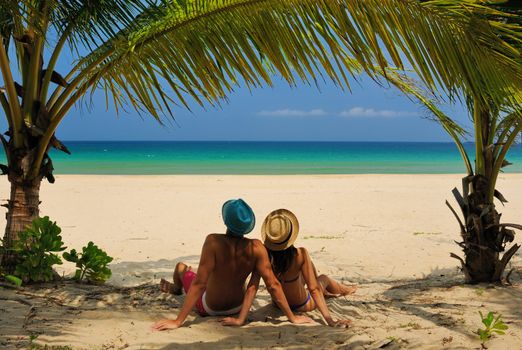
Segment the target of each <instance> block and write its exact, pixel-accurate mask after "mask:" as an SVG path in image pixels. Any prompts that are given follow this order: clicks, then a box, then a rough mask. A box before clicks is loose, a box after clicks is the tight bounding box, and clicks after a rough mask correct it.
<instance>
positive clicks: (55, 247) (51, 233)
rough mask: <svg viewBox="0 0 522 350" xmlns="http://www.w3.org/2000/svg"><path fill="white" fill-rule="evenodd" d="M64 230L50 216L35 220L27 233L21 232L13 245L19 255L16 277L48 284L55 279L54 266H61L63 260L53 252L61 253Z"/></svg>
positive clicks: (27, 229) (63, 248) (26, 230)
mask: <svg viewBox="0 0 522 350" xmlns="http://www.w3.org/2000/svg"><path fill="white" fill-rule="evenodd" d="M61 232H62V230H61V229H60V227H58V225H56V222H53V221H51V220H49V217H48V216H45V217H43V218H37V219H34V220H33V222H32V224H31V225H30V226H28V227H27V228H26V229H25V231H22V232H20V234H19V236H18V237H19V239H18V241H16V242H15V244H14V245H13V250H14V251H15V253H16V255H17V260H18V262H17V264H16V268H15V273H14V275H15V276H17V277H19V278H21V279H22V280H24V281H31V282H48V281H51V280H52V279H53V265H61V264H62V259H61V258H60V257H59V256H58V255H56V254H54V253H53V252H61V251H63V250H65V248H66V247H64V246H63V242H62V237H61V236H60V233H61Z"/></svg>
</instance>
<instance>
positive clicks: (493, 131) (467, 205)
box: [387, 1, 522, 283]
mask: <svg viewBox="0 0 522 350" xmlns="http://www.w3.org/2000/svg"><path fill="white" fill-rule="evenodd" d="M438 5H439V6H444V7H452V6H454V4H453V3H451V2H444V1H441V2H440V3H439V4H438ZM470 12H472V13H473V14H474V16H480V17H481V18H485V19H486V20H488V21H489V23H490V25H491V27H492V28H494V30H495V32H496V35H498V36H499V37H500V38H502V40H503V41H504V42H505V44H506V46H508V47H510V48H511V49H513V50H516V51H518V52H520V49H521V48H522V4H520V3H515V2H512V1H504V2H502V1H501V2H498V3H495V4H494V5H489V7H487V8H484V7H481V6H478V7H476V8H472V9H470ZM517 63H518V64H522V61H521V60H520V58H519V59H518V61H517ZM387 78H388V81H389V82H391V83H392V84H394V85H395V86H397V87H398V88H399V89H400V90H402V91H403V92H404V93H406V94H408V95H410V96H412V97H414V98H415V99H417V100H418V101H420V103H421V104H423V105H424V106H425V107H426V108H427V109H428V110H429V111H430V112H431V113H432V114H433V116H434V119H435V120H436V121H438V122H439V123H440V125H441V126H442V127H443V128H444V130H445V131H446V132H447V133H448V135H449V136H450V137H451V138H452V139H453V141H454V142H455V145H456V146H457V148H458V150H459V152H460V154H461V156H462V159H463V161H464V164H465V167H466V170H467V175H466V177H464V178H463V180H462V192H460V191H459V190H458V189H457V188H454V189H453V195H454V197H455V199H456V201H457V203H458V205H459V207H460V209H461V212H462V216H463V218H464V219H463V220H461V219H460V217H459V215H458V213H457V212H456V211H455V210H454V209H453V208H452V207H451V205H450V204H449V203H448V202H447V201H446V204H447V205H448V207H449V208H450V209H451V211H452V212H453V214H454V215H455V217H456V218H457V220H458V223H459V226H460V232H461V236H462V242H459V243H458V245H459V246H460V247H461V248H462V249H463V251H464V255H465V258H464V259H462V258H461V257H459V256H458V255H456V254H453V253H452V254H451V256H452V257H454V258H456V259H458V260H459V261H460V262H461V265H462V271H463V272H464V275H465V277H466V281H467V282H469V283H479V282H500V281H501V279H502V277H503V275H504V271H505V269H506V266H507V264H508V263H509V261H510V259H511V258H512V257H513V255H515V253H516V252H517V250H518V249H519V248H520V245H519V244H514V245H512V246H511V247H510V248H509V249H507V251H506V248H507V245H508V244H509V243H511V242H513V240H514V237H515V231H514V230H513V229H522V225H518V224H513V223H501V222H500V217H501V214H500V213H498V211H497V210H496V207H495V203H494V200H495V198H496V199H497V200H499V201H500V202H501V203H502V204H504V203H506V202H507V200H506V199H505V198H504V196H503V195H502V194H501V193H500V192H499V191H497V190H496V183H497V178H498V175H499V174H500V172H501V171H502V169H503V168H504V167H505V166H508V165H510V163H509V162H508V161H507V160H506V155H507V153H508V151H509V149H510V148H511V146H512V145H513V144H514V143H515V141H516V138H517V136H518V135H519V134H520V133H521V132H522V90H520V89H517V88H513V90H512V92H511V94H510V98H507V99H505V100H500V101H499V100H497V101H494V100H493V99H491V98H488V90H487V87H485V86H483V87H482V88H481V89H480V91H482V95H481V96H478V95H476V94H474V93H470V92H467V93H464V94H463V95H464V97H465V101H466V103H467V106H468V110H469V116H470V119H471V121H472V123H473V126H474V130H473V132H472V135H473V139H474V144H475V162H474V163H472V162H471V161H470V156H469V155H468V152H467V151H466V149H465V148H464V145H463V142H464V141H465V140H466V138H467V136H468V135H469V134H470V132H468V131H467V130H465V129H464V128H462V127H461V126H460V125H459V124H458V123H457V122H456V121H455V120H454V119H452V118H451V117H449V116H447V115H446V114H444V113H443V112H442V111H441V110H440V109H439V108H438V106H437V103H436V99H435V98H433V96H432V95H431V97H430V95H429V94H427V93H426V92H425V91H423V90H422V89H420V88H419V87H418V84H416V83H415V82H414V81H412V80H411V79H409V78H408V77H406V76H404V75H401V74H397V73H395V72H389V74H388V75H387ZM502 252H504V254H503V255H502V256H501V253H502Z"/></svg>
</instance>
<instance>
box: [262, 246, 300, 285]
mask: <svg viewBox="0 0 522 350" xmlns="http://www.w3.org/2000/svg"><path fill="white" fill-rule="evenodd" d="M267 250H268V256H269V257H270V263H271V264H272V270H274V273H275V275H276V276H277V277H280V276H281V275H282V274H284V273H285V272H286V271H288V269H289V268H290V265H292V262H293V261H294V258H295V257H296V256H297V248H296V247H294V246H293V245H292V246H290V247H288V248H286V249H285V250H270V249H267Z"/></svg>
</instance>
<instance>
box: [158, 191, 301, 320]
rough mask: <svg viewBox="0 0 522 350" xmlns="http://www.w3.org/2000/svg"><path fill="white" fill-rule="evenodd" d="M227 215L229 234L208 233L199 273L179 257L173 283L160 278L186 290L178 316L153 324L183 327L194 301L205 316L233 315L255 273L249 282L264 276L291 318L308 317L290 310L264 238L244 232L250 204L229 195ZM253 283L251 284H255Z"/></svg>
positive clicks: (170, 287) (251, 219) (250, 221)
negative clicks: (259, 238) (260, 238)
mask: <svg viewBox="0 0 522 350" xmlns="http://www.w3.org/2000/svg"><path fill="white" fill-rule="evenodd" d="M222 214H223V221H224V222H225V225H226V227H227V231H226V234H210V235H208V236H207V238H206V240H205V243H204V244H203V249H202V251H201V259H200V261H199V267H198V270H197V274H195V273H194V272H193V271H192V270H191V268H190V267H188V266H187V265H185V264H183V263H178V264H177V265H176V269H175V271H174V283H169V282H167V281H165V280H162V281H161V289H162V290H163V291H169V292H172V293H177V294H181V288H183V289H184V290H185V293H186V294H187V295H186V297H185V302H184V303H183V307H182V308H181V311H180V313H179V314H178V317H177V318H176V319H175V320H162V321H158V322H156V323H155V324H154V325H153V326H152V328H153V329H154V330H165V329H174V328H178V327H180V326H181V325H182V324H183V322H184V321H185V318H186V317H187V315H188V314H189V313H190V311H191V310H192V308H193V307H196V310H197V311H198V313H199V314H200V315H202V316H207V315H210V316H221V315H233V314H236V313H238V312H239V311H240V309H241V305H242V303H243V298H244V295H245V287H244V286H245V281H246V279H247V277H248V276H249V275H250V274H251V273H252V275H253V277H252V278H251V281H250V283H249V289H252V288H250V287H251V284H254V283H256V281H255V280H256V278H255V275H256V274H257V275H259V276H261V278H262V279H263V281H265V284H266V287H267V290H268V292H269V293H270V295H271V296H272V299H273V300H274V302H275V303H276V304H277V305H278V307H279V308H280V309H281V310H282V311H283V313H284V314H285V315H286V316H287V317H288V320H289V321H290V322H292V323H308V322H311V320H310V319H309V318H308V317H306V316H296V315H294V314H293V313H292V311H291V310H290V307H289V306H288V302H287V301H286V298H285V295H284V293H283V290H282V288H281V284H280V283H279V281H278V280H277V278H276V277H275V275H274V273H273V272H272V266H271V264H270V261H269V259H268V253H267V251H266V249H265V247H264V246H263V243H261V241H259V240H257V239H248V238H244V237H243V236H244V235H246V234H247V233H249V232H250V231H252V229H253V228H254V226H255V216H254V212H253V211H252V209H251V208H250V207H249V206H248V204H246V203H245V202H244V201H243V200H242V199H236V200H229V201H227V202H225V204H223V208H222ZM252 287H253V286H252Z"/></svg>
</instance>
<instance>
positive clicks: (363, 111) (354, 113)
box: [339, 107, 419, 118]
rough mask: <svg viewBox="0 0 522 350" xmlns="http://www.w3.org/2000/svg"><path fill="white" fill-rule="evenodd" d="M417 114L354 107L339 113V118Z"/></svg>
mask: <svg viewBox="0 0 522 350" xmlns="http://www.w3.org/2000/svg"><path fill="white" fill-rule="evenodd" d="M418 115H419V114H418V113H416V112H406V111H394V110H390V109H373V108H363V107H353V108H351V109H348V110H344V111H342V112H340V113H339V116H341V117H346V118H399V117H415V116H418Z"/></svg>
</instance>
